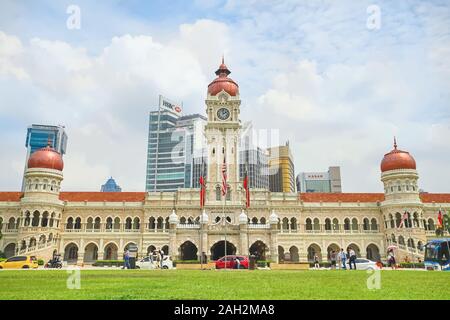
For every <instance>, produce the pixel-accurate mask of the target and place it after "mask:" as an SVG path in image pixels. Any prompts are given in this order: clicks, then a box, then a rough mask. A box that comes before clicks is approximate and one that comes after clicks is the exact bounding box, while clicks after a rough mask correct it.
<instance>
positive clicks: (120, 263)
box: [92, 260, 123, 267]
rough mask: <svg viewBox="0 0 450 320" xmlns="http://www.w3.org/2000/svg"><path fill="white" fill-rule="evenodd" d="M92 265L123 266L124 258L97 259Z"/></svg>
mask: <svg viewBox="0 0 450 320" xmlns="http://www.w3.org/2000/svg"><path fill="white" fill-rule="evenodd" d="M92 265H93V266H94V267H121V266H123V260H97V261H95V262H94V263H93V264H92Z"/></svg>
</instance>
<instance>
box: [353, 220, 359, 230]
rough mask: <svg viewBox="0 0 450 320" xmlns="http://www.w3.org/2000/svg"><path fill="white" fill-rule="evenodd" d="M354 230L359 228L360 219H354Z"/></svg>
mask: <svg viewBox="0 0 450 320" xmlns="http://www.w3.org/2000/svg"><path fill="white" fill-rule="evenodd" d="M352 230H358V219H356V218H353V219H352Z"/></svg>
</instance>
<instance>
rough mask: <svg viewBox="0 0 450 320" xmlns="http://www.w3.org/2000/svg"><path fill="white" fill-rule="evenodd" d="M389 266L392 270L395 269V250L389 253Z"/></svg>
mask: <svg viewBox="0 0 450 320" xmlns="http://www.w3.org/2000/svg"><path fill="white" fill-rule="evenodd" d="M388 266H389V267H391V268H392V270H394V269H395V267H396V265H395V256H394V250H393V249H390V250H389V251H388Z"/></svg>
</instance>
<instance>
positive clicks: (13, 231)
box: [3, 229, 18, 233]
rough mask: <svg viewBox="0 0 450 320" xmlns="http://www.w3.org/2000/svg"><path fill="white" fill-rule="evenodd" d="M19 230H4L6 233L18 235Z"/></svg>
mask: <svg viewBox="0 0 450 320" xmlns="http://www.w3.org/2000/svg"><path fill="white" fill-rule="evenodd" d="M17 231H18V229H5V230H3V232H4V233H16V232H17Z"/></svg>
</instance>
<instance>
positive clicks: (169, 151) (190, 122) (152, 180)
mask: <svg viewBox="0 0 450 320" xmlns="http://www.w3.org/2000/svg"><path fill="white" fill-rule="evenodd" d="M149 120H150V122H149V135H148V151H147V175H146V191H175V190H177V189H178V188H192V187H194V186H196V183H198V177H199V174H200V173H201V172H200V171H201V170H199V168H198V166H199V165H200V166H201V161H200V160H201V157H202V148H203V146H204V141H203V139H204V136H203V128H204V125H205V123H206V118H205V117H204V116H201V115H199V114H193V115H186V116H182V110H181V107H180V105H179V104H176V103H174V102H171V101H170V100H168V99H167V98H164V97H163V96H160V97H159V108H158V110H157V111H151V112H150V118H149ZM196 166H197V167H196ZM196 168H197V170H196Z"/></svg>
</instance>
